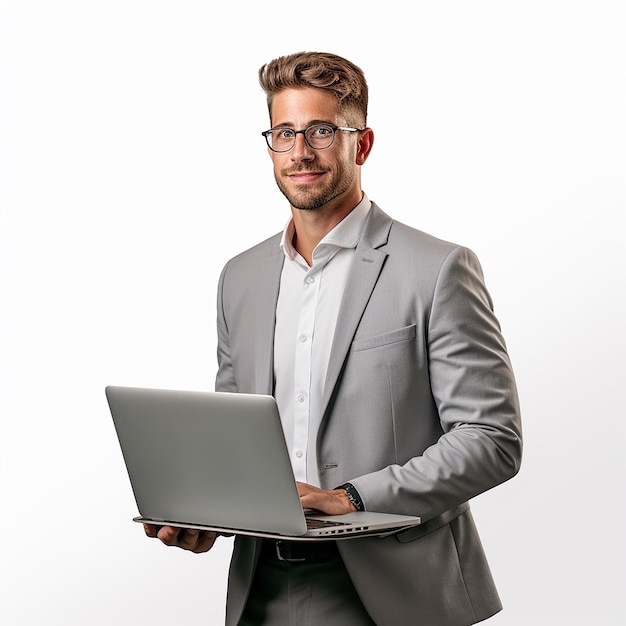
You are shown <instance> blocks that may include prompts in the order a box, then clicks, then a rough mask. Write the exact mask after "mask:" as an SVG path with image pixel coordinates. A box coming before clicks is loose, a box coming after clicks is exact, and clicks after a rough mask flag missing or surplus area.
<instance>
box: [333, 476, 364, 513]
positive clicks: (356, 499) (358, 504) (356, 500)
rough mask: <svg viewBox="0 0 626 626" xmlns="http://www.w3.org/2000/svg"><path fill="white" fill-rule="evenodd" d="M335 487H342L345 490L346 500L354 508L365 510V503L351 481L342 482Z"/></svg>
mask: <svg viewBox="0 0 626 626" xmlns="http://www.w3.org/2000/svg"><path fill="white" fill-rule="evenodd" d="M337 489H343V490H344V491H345V492H346V495H347V496H348V500H349V501H350V504H351V505H352V506H353V507H354V508H355V510H357V511H365V504H363V500H362V499H361V495H360V494H359V492H358V491H357V490H356V487H355V486H354V485H353V484H352V483H344V484H343V485H339V487H337Z"/></svg>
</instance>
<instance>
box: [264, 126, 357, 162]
mask: <svg viewBox="0 0 626 626" xmlns="http://www.w3.org/2000/svg"><path fill="white" fill-rule="evenodd" d="M315 126H327V127H328V128H331V129H332V131H333V138H332V139H331V142H330V143H329V144H328V145H327V146H324V147H323V148H316V147H315V146H312V145H311V142H310V141H309V140H308V138H307V136H306V132H307V130H309V129H311V128H313V127H315ZM281 129H284V130H291V131H293V145H292V146H291V148H288V149H287V150H276V148H272V146H271V142H270V137H271V135H272V132H273V131H275V130H281ZM338 130H342V131H344V132H346V133H358V132H361V131H363V130H365V129H364V128H352V127H350V126H336V125H335V124H327V123H326V122H318V123H316V124H311V125H310V126H307V127H306V128H305V129H303V130H294V129H293V128H289V126H276V127H275V128H270V129H269V130H264V131H263V132H262V133H261V135H263V137H265V141H266V143H267V147H268V148H269V149H270V150H271V151H272V152H277V153H278V154H285V152H291V150H293V149H294V148H295V146H296V139H297V136H298V135H302V136H303V137H304V141H305V142H306V145H307V146H309V148H311V149H312V150H327V149H328V148H330V147H331V146H332V145H333V144H334V143H335V136H336V134H337V131H338Z"/></svg>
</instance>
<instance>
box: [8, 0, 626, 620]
mask: <svg viewBox="0 0 626 626" xmlns="http://www.w3.org/2000/svg"><path fill="white" fill-rule="evenodd" d="M221 5H224V6H221ZM226 5H227V6H226ZM409 7H410V8H411V12H410V13H408V12H407V10H408V9H409ZM625 32H626V19H625V11H624V3H623V2H620V1H617V0H616V1H615V2H609V1H606V0H594V1H589V2H580V1H575V0H572V1H562V2H557V1H550V0H544V1H528V0H527V1H525V2H508V1H492V2H485V1H476V2H472V1H463V2H460V1H459V2H445V1H441V2H435V1H431V2H412V3H411V2H403V1H402V2H400V1H395V0H386V1H384V2H369V1H364V0H354V1H352V0H351V1H346V2H342V1H341V0H334V1H333V2H328V1H326V0H319V1H317V2H315V3H294V2H282V1H276V0H274V1H273V0H269V1H268V2H252V1H250V2H229V3H216V2H210V1H208V0H207V1H202V2H201V1H199V0H198V1H187V0H178V1H174V0H160V1H159V0H123V1H122V0H106V1H105V0H101V1H100V0H83V1H79V0H75V1H70V0H57V1H43V0H41V1H35V0H21V1H17V0H15V1H2V0H0V203H1V212H0V220H1V221H0V280H1V283H0V288H1V292H0V293H1V309H0V316H1V317H0V341H1V343H0V366H1V378H0V385H1V397H0V419H1V430H0V511H1V515H0V519H1V522H0V524H1V527H0V541H1V546H0V576H1V577H2V580H1V581H0V621H1V622H2V624H6V625H7V626H21V625H28V626H31V625H32V626H34V625H37V626H40V625H48V624H55V625H56V624H59V625H61V624H62V625H72V626H73V625H84V624H90V625H95V626H100V625H110V624H117V625H122V626H125V625H131V624H137V623H142V624H151V625H152V626H160V625H165V624H183V623H184V624H187V625H195V624H198V625H199V624H210V625H214V624H219V623H220V622H221V621H222V619H223V610H224V609H223V605H224V595H225V578H226V568H227V563H228V558H229V551H230V542H229V540H223V541H221V542H220V544H219V546H218V547H216V548H215V550H214V551H213V552H212V553H209V554H207V555H202V556H196V555H192V554H188V553H184V552H182V551H179V550H175V549H167V548H165V547H163V546H162V545H160V544H159V543H157V542H155V541H148V540H147V539H145V538H144V536H143V531H142V529H141V527H140V526H138V525H136V524H133V523H132V522H131V521H130V520H131V517H132V516H133V515H134V514H136V510H135V505H134V500H133V498H132V493H131V492H130V487H129V484H128V481H127V477H126V474H125V470H124V467H123V461H122V458H121V454H120V452H119V448H118V444H117V441H116V438H115V434H114V431H113V427H112V423H111V420H110V415H109V413H108V408H107V405H106V402H105V397H104V387H105V385H107V384H131V385H145V386H163V387H175V388H176V387H179V388H192V389H212V388H213V377H214V374H215V369H216V364H215V330H214V319H215V311H214V309H215V306H214V303H215V288H216V280H217V276H218V273H219V271H220V269H221V267H222V265H223V263H224V262H225V261H226V260H227V259H228V258H229V257H230V256H232V255H233V254H235V253H236V252H239V251H240V250H242V249H244V248H246V247H248V246H249V245H251V244H253V243H255V242H256V241H258V240H260V239H261V238H265V237H266V236H268V235H270V234H272V233H274V232H275V231H278V230H280V229H281V228H282V226H283V224H284V222H285V220H286V218H287V205H286V202H285V200H284V199H283V197H282V196H281V195H280V194H279V192H278V191H277V190H276V189H275V185H274V181H273V176H272V173H271V165H270V161H269V159H268V158H267V155H266V153H265V149H264V144H263V140H262V138H261V136H260V134H259V133H260V131H261V130H264V129H265V128H267V127H268V126H269V124H268V118H267V112H266V109H265V101H264V97H263V94H262V92H261V90H260V88H259V86H258V83H257V70H258V67H259V66H260V65H261V64H262V63H264V62H266V61H268V60H270V59H271V58H273V57H274V56H278V55H281V54H287V53H290V52H295V51H299V50H323V51H331V52H336V53H338V54H342V55H344V56H347V57H348V58H350V59H351V60H353V61H354V62H356V63H357V64H358V65H360V66H361V67H362V68H363V69H364V70H365V73H366V75H367V77H368V81H369V84H370V92H371V93H370V97H371V107H370V117H369V124H370V126H372V127H373V128H374V130H375V133H376V143H375V146H374V151H373V153H372V155H371V157H370V159H369V161H368V163H367V164H366V165H365V167H364V171H363V181H364V188H365V190H366V192H367V193H368V195H369V196H370V198H372V199H373V200H375V201H376V202H377V203H378V204H380V205H381V206H382V208H383V209H384V210H386V211H387V212H389V213H390V214H391V215H393V216H394V217H395V218H397V219H400V220H402V221H404V222H407V223H409V224H411V225H413V226H416V227H418V228H420V229H422V230H425V231H428V232H430V233H432V234H434V235H437V236H439V237H442V238H445V239H449V240H452V241H456V242H459V243H462V244H465V245H467V246H469V247H471V248H472V249H474V250H475V252H476V253H477V254H478V256H479V258H480V259H481V261H482V263H483V268H484V271H485V275H486V279H487V284H488V286H489V288H490V290H491V293H492V296H493V298H494V300H495V306H496V313H497V314H498V316H499V318H500V321H501V324H502V327H503V331H504V334H505V337H506V339H507V342H508V346H509V350H510V354H511V358H512V360H513V364H514V367H515V371H516V374H517V379H518V384H519V390H520V395H521V401H522V407H523V418H524V428H525V440H526V448H525V460H524V463H523V466H522V471H521V473H520V474H519V475H518V477H516V478H515V479H514V480H513V481H511V482H509V483H507V484H505V485H503V486H501V487H499V488H497V489H495V490H493V491H491V492H489V493H487V494H484V495H482V496H480V497H478V498H476V499H475V500H474V502H473V509H474V514H475V517H476V519H477V523H478V525H479V528H480V530H481V535H482V538H483V541H484V544H485V548H486V551H487V553H488V556H489V559H490V562H491V565H492V569H493V573H494V576H495V578H496V581H497V584H498V587H499V590H500V593H501V596H502V600H503V603H504V605H505V610H504V612H503V613H501V614H500V615H499V616H497V617H495V618H494V619H492V620H491V621H490V622H489V623H490V624H494V626H496V625H506V626H518V625H529V626H530V625H532V626H536V625H543V624H549V625H556V624H559V625H565V624H567V625H568V626H572V625H579V624H585V625H589V626H599V625H600V626H602V625H613V624H623V623H624V620H625V619H626V612H625V605H624V590H625V589H626V580H625V568H624V559H625V557H626V554H625V550H624V539H623V534H624V533H623V530H624V517H623V512H624V506H623V497H624V478H625V472H624V458H625V456H626V455H625V452H624V447H625V444H626V437H625V428H624V420H625V418H626V415H625V410H624V402H623V389H624V375H625V370H626V368H625V367H624V360H625V357H624V355H625V347H626V346H625V341H624V319H625V316H626V310H625V306H624V291H625V284H624V283H625V280H624V267H625V258H624V257H625V255H624V246H625V244H626V241H625V238H624V235H625V232H624V218H625V208H626V198H625V195H626V194H625V183H624V181H625V178H624V176H625V173H626V170H625V165H626V157H625V147H624V140H625V136H626V134H625V125H624V114H625V112H626V98H625V93H626V45H625V43H624V42H625V39H626V37H625V35H624V33H625ZM416 566H417V567H419V564H416ZM425 626H428V625H425Z"/></svg>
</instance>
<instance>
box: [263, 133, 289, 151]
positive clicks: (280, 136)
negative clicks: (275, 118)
mask: <svg viewBox="0 0 626 626" xmlns="http://www.w3.org/2000/svg"><path fill="white" fill-rule="evenodd" d="M295 141H296V133H295V132H294V131H293V130H292V129H291V128H274V129H272V131H271V132H270V133H269V134H268V135H267V143H268V144H269V146H270V148H271V149H272V150H276V152H287V151H288V150H291V148H292V147H293V144H294V143H295Z"/></svg>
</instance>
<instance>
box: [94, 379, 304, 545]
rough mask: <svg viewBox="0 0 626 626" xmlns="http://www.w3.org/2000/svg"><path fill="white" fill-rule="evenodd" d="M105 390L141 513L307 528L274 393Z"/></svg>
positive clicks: (275, 529) (294, 530)
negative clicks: (268, 394) (270, 394)
mask: <svg viewBox="0 0 626 626" xmlns="http://www.w3.org/2000/svg"><path fill="white" fill-rule="evenodd" d="M106 396H107V400H108V402H109V407H110V409H111V414H112V416H113V421H114V423H115V428H116V430H117V435H118V439H119V442H120V446H121V449H122V454H123V456H124V461H125V463H126V468H127V470H128V474H129V477H130V481H131V484H132V488H133V492H134V496H135V500H136V502H137V508H138V510H139V512H140V514H141V516H142V517H144V518H149V519H154V520H168V521H175V522H181V523H191V524H206V525H209V526H222V527H225V528H239V529H242V530H254V531H263V532H268V533H277V534H284V535H294V536H298V535H302V534H304V533H305V531H306V522H305V519H304V514H303V511H302V507H301V506H300V499H299V497H298V492H297V488H296V484H295V480H294V476H293V470H292V468H291V463H290V461H289V455H288V453H287V450H286V444H285V439H284V435H283V431H282V426H281V422H280V418H279V415H278V409H277V407H276V402H275V400H274V398H272V397H271V396H261V395H252V394H241V393H223V392H201V391H194V392H190V391H184V392H183V391H174V390H163V389H146V388H133V387H119V386H109V387H107V388H106Z"/></svg>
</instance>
